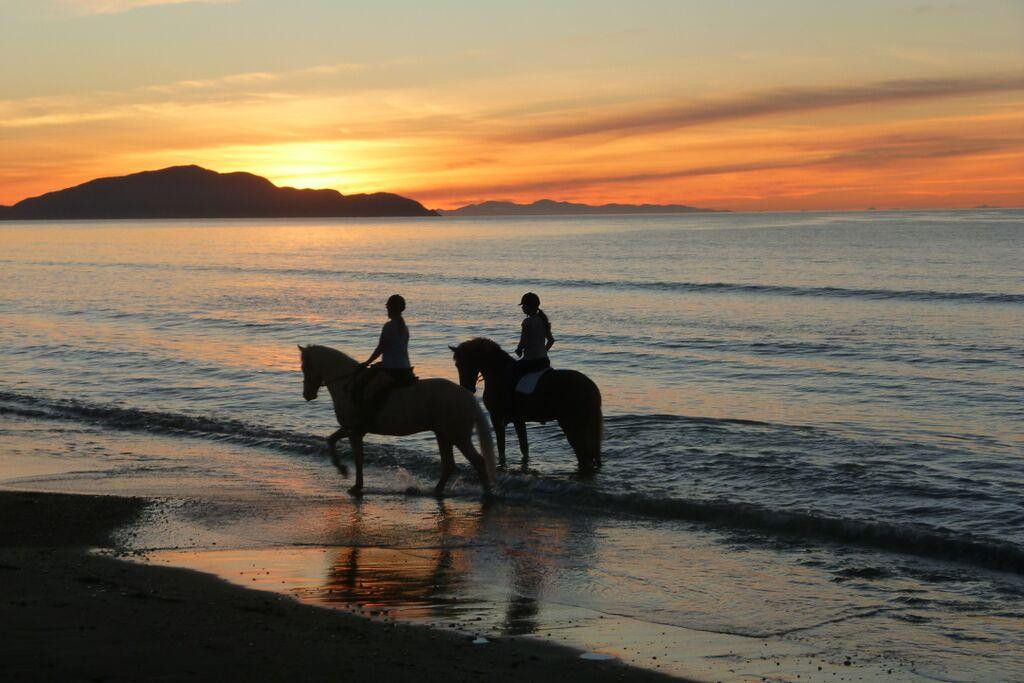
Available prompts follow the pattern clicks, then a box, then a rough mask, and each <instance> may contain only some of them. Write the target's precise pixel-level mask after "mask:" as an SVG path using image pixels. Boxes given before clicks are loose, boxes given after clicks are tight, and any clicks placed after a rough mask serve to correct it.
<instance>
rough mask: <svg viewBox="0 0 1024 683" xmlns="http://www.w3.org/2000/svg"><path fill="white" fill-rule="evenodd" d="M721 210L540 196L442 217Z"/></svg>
mask: <svg viewBox="0 0 1024 683" xmlns="http://www.w3.org/2000/svg"><path fill="white" fill-rule="evenodd" d="M715 211H718V210H717V209H701V208H698V207H695V206H686V205H685V204H601V205H599V206H595V205H593V204H576V203H573V202H556V201H554V200H552V199H538V200H537V201H535V202H534V203H532V204H516V203H515V202H499V201H489V202H483V203H480V204H469V205H467V206H463V207H461V208H458V209H451V210H441V209H439V210H438V211H437V212H438V213H439V214H441V215H442V216H554V215H560V214H562V215H572V214H599V213H604V214H621V213H698V212H715Z"/></svg>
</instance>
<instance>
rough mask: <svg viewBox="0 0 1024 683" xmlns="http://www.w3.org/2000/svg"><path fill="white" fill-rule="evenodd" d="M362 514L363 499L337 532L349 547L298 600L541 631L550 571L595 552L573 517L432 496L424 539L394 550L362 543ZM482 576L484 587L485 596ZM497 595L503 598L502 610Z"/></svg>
mask: <svg viewBox="0 0 1024 683" xmlns="http://www.w3.org/2000/svg"><path fill="white" fill-rule="evenodd" d="M366 518H367V513H366V510H365V509H364V507H363V503H361V502H356V503H354V504H353V505H352V507H351V508H350V509H349V510H348V511H347V514H346V515H344V522H343V524H342V525H341V527H340V528H339V529H338V530H337V535H338V536H339V537H344V538H347V539H348V545H347V546H345V547H339V548H337V549H336V550H335V551H333V555H332V558H331V561H330V563H329V565H328V567H327V570H326V575H325V577H324V581H323V584H322V585H321V586H319V587H317V588H316V589H312V588H309V589H307V590H306V591H303V593H304V595H303V599H306V600H311V601H315V602H320V603H328V604H331V603H333V604H339V603H340V604H345V605H349V606H353V607H356V608H358V609H359V610H361V611H362V612H364V613H369V614H371V615H388V616H393V617H400V618H402V619H410V620H416V621H446V620H448V621H450V620H453V619H456V620H458V621H461V622H465V621H487V622H490V623H491V625H492V626H493V627H494V628H495V629H496V630H499V631H500V632H501V633H503V634H506V635H526V634H532V633H536V632H538V630H539V629H540V628H541V626H540V622H541V620H540V619H539V612H540V610H541V607H542V605H543V596H544V593H545V584H546V582H547V581H548V579H549V577H551V576H552V575H554V574H555V573H557V572H558V571H559V569H560V567H561V565H562V564H564V563H570V564H571V565H572V566H573V567H574V568H575V569H576V570H577V571H578V570H580V569H585V567H586V566H588V565H589V563H590V562H591V561H592V558H593V556H594V552H593V548H594V544H593V543H592V542H591V541H590V540H589V539H590V538H591V537H592V535H593V529H592V525H591V524H590V523H589V522H588V521H587V520H586V519H585V518H580V517H574V518H559V517H552V516H544V517H543V518H537V517H536V516H533V515H531V514H530V513H529V511H527V510H523V509H519V508H511V507H507V506H503V505H500V504H490V505H482V506H480V507H473V506H465V505H460V506H457V507H455V506H451V505H449V504H448V503H446V502H444V501H437V502H436V511H435V512H434V513H433V515H432V518H431V520H430V523H431V527H430V528H429V529H423V532H422V533H423V537H424V541H425V542H424V544H423V545H422V546H420V547H411V548H400V549H394V548H382V547H378V546H375V545H369V544H368V543H367V542H366V539H367V538H368V537H369V538H372V537H373V535H374V534H373V532H372V530H370V531H368V530H367V529H366V524H367V521H366ZM495 550H497V552H494V551H495ZM496 560H497V562H496ZM481 583H488V584H490V588H491V589H490V590H486V591H485V592H486V594H485V595H482V594H480V593H481V591H480V588H481ZM503 584H504V585H503ZM496 595H502V596H504V610H503V614H498V613H497V612H496V608H498V607H499V605H497V604H495V597H496Z"/></svg>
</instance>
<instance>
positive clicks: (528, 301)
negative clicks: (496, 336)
mask: <svg viewBox="0 0 1024 683" xmlns="http://www.w3.org/2000/svg"><path fill="white" fill-rule="evenodd" d="M519 305H520V306H521V307H522V308H523V314H524V315H525V316H526V317H525V318H524V319H523V329H522V332H520V334H519V346H517V347H516V355H517V356H519V357H520V358H519V360H517V361H516V364H515V370H514V372H515V379H514V382H513V384H512V386H513V388H514V387H515V385H516V384H517V383H518V382H519V380H520V379H522V378H523V376H525V375H528V374H530V373H531V372H537V371H539V370H543V369H545V368H549V367H551V361H550V360H549V359H548V350H549V349H551V347H552V346H553V345H554V343H555V338H554V337H552V336H551V321H550V320H548V316H547V315H546V314H545V313H544V311H542V310H540V297H539V296H537V295H536V294H534V293H533V292H527V293H526V294H523V298H522V299H520V300H519Z"/></svg>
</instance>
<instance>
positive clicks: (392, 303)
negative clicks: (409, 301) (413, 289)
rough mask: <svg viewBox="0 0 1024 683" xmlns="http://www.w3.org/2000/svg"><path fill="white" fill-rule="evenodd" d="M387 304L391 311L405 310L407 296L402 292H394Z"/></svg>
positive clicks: (399, 311)
mask: <svg viewBox="0 0 1024 683" xmlns="http://www.w3.org/2000/svg"><path fill="white" fill-rule="evenodd" d="M387 306H388V310H389V311H397V312H398V313H401V312H402V311H404V310H405V297H403V296H402V295H401V294H392V295H391V296H389V297H388V303H387Z"/></svg>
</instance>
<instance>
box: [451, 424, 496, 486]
mask: <svg viewBox="0 0 1024 683" xmlns="http://www.w3.org/2000/svg"><path fill="white" fill-rule="evenodd" d="M455 445H456V446H458V448H459V450H460V451H461V452H462V454H463V455H464V456H466V460H468V461H469V463H470V464H471V465H472V466H473V469H474V470H476V475H477V476H478V477H480V485H481V486H483V487H484V495H487V494H489V493H490V492H491V482H490V480H489V479H488V477H487V465H486V464H485V463H484V457H483V456H482V455H480V454H479V453H477V450H476V448H474V447H473V432H472V431H470V432H469V433H468V434H466V436H464V437H462V438H461V439H460V440H459V441H457V442H455Z"/></svg>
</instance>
